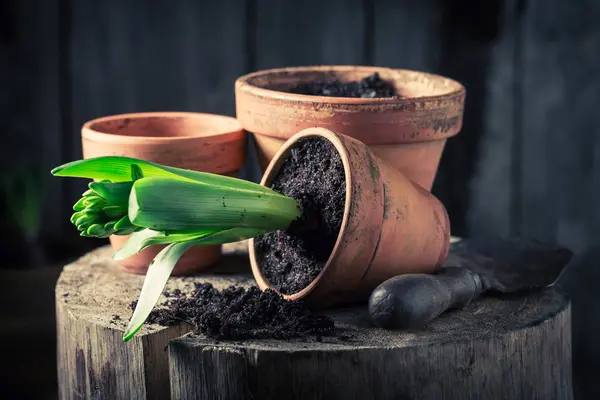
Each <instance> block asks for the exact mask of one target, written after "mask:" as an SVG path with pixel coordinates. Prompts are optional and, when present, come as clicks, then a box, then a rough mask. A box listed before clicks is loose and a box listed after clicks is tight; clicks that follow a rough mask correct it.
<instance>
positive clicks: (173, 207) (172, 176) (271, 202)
mask: <svg viewBox="0 0 600 400" xmlns="http://www.w3.org/2000/svg"><path fill="white" fill-rule="evenodd" d="M52 174H53V175H54V176H60V177H75V178H87V179H94V180H95V181H94V182H91V183H90V184H89V190H88V191H86V192H85V193H83V195H82V197H81V199H79V201H77V203H75V205H74V206H73V209H74V211H75V213H74V214H73V216H72V217H71V222H72V223H73V224H74V225H75V226H76V227H77V229H78V230H79V231H80V232H81V233H80V234H81V235H82V236H88V237H97V238H106V237H108V236H110V235H129V234H131V237H130V238H129V240H128V241H127V242H126V243H125V245H124V246H123V247H122V248H120V249H119V250H118V251H117V252H116V253H115V254H114V255H113V258H114V259H116V260H122V259H125V258H128V257H131V256H132V255H134V254H137V253H139V252H140V251H142V250H143V249H145V248H146V247H148V246H151V245H155V244H163V245H167V247H165V248H164V249H163V250H162V251H161V252H160V253H158V255H157V256H156V257H155V258H154V260H153V261H152V262H151V263H150V265H149V267H148V272H147V273H146V277H145V279H144V284H143V286H142V291H141V293H140V297H139V300H138V303H137V306H136V307H135V310H134V312H133V315H132V317H131V319H130V321H129V324H128V326H127V329H126V330H125V333H124V335H123V341H125V342H126V341H128V340H129V339H131V338H132V337H133V336H134V335H135V334H136V332H137V331H138V330H139V329H140V328H141V327H142V325H143V324H144V322H145V321H146V319H147V318H148V316H149V315H150V312H151V311H152V309H153V308H154V306H155V305H156V303H157V302H158V299H159V298H160V295H161V293H162V291H163V289H164V287H165V285H166V283H167V281H168V279H169V276H170V275H171V272H172V271H173V268H174V267H175V264H176V263H177V261H178V260H179V258H180V257H181V256H182V255H183V254H184V253H185V252H186V250H188V249H189V248H190V247H192V246H197V245H215V244H223V243H231V242H237V241H239V240H243V239H248V238H252V237H256V236H259V235H262V234H265V233H267V232H271V231H276V230H281V229H286V228H288V227H289V226H290V224H291V223H292V221H294V220H296V219H297V218H299V217H300V215H301V212H302V210H301V208H300V205H299V204H298V202H297V201H296V200H294V199H292V198H290V197H287V196H284V195H282V194H280V193H278V192H276V191H274V190H272V189H270V188H267V187H265V186H261V185H259V184H256V183H253V182H248V181H245V180H242V179H237V178H230V177H227V176H221V175H215V174H210V173H205V172H196V171H191V170H185V169H180V168H174V167H168V166H164V165H160V164H156V163H151V162H147V161H143V160H139V159H135V158H128V157H117V156H108V157H98V158H91V159H87V160H79V161H73V162H70V163H67V164H64V165H61V166H59V167H56V168H54V169H53V170H52Z"/></svg>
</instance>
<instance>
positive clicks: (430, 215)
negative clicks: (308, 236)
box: [249, 128, 450, 307]
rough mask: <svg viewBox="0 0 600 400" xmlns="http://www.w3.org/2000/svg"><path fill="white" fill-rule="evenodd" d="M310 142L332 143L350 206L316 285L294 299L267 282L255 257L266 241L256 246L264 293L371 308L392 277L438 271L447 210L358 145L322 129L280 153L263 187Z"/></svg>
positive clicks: (252, 246) (446, 237)
mask: <svg viewBox="0 0 600 400" xmlns="http://www.w3.org/2000/svg"><path fill="white" fill-rule="evenodd" d="M307 140H326V141H329V142H330V143H331V144H333V146H334V147H335V150H333V151H335V152H337V153H338V154H339V156H340V158H341V163H342V164H343V176H344V179H345V180H344V182H345V201H344V199H342V201H341V202H340V203H341V204H339V207H340V208H341V207H343V214H341V215H343V217H342V219H341V225H340V228H339V232H338V233H337V239H335V237H334V240H335V244H334V245H333V249H332V250H331V251H330V252H329V253H327V254H328V258H325V260H326V262H325V263H324V266H323V267H322V269H321V270H320V272H319V273H318V275H317V276H316V278H314V279H313V280H312V281H309V283H308V284H307V285H306V286H305V287H303V288H302V289H301V290H298V291H296V292H294V293H285V292H282V291H281V290H279V288H277V287H275V285H273V284H272V283H271V282H270V281H269V280H268V279H267V278H266V276H265V274H264V273H263V268H264V260H265V256H263V255H261V254H259V251H258V250H257V243H258V242H257V241H259V240H261V239H260V238H255V239H252V240H250V243H249V253H250V262H251V265H252V272H253V274H254V278H255V279H256V281H257V282H258V285H259V287H260V288H261V289H263V290H264V289H266V288H271V289H274V290H277V291H279V292H280V293H281V294H283V295H284V297H285V298H287V299H288V300H300V299H302V300H304V301H306V302H307V303H309V304H310V305H312V306H315V307H325V306H331V305H336V304H341V303H348V302H353V301H363V300H366V299H367V298H368V296H369V294H370V293H371V291H372V290H373V289H374V288H375V287H376V286H377V285H379V284H380V283H381V282H383V281H385V280H387V279H389V278H391V277H393V276H396V275H400V274H404V273H431V272H434V271H436V270H437V269H438V268H439V267H440V265H441V264H442V262H443V261H444V260H445V258H446V256H447V254H448V250H449V244H450V223H449V219H448V215H447V213H446V210H445V208H444V206H443V205H442V203H441V202H440V201H439V200H438V199H437V198H435V197H434V196H433V195H432V194H431V193H429V192H428V191H426V190H425V189H423V188H422V187H420V186H419V185H417V184H415V183H413V182H412V181H411V180H409V179H408V178H407V177H406V176H404V175H403V174H402V173H401V172H400V171H398V170H397V169H395V168H393V167H392V166H391V165H388V164H387V163H385V162H384V161H382V160H380V159H379V158H377V157H376V156H375V155H374V154H373V153H372V152H371V151H370V150H369V148H368V147H367V146H366V145H365V144H363V143H362V142H360V141H358V140H356V139H353V138H350V137H348V136H345V135H342V134H338V133H334V132H332V131H330V130H327V129H323V128H309V129H306V130H304V131H302V132H300V133H298V134H297V135H294V136H293V137H292V138H291V139H289V140H288V141H287V142H286V143H285V144H284V145H283V147H281V148H280V149H279V151H278V152H277V154H276V155H275V157H274V158H273V160H272V161H271V163H270V164H269V166H268V167H267V170H266V172H265V175H264V176H263V178H262V181H261V184H262V185H264V186H272V182H273V181H274V180H276V179H277V177H278V176H279V174H280V173H281V171H282V169H285V168H286V167H285V162H286V159H288V158H290V159H293V158H294V157H296V156H294V154H293V151H294V150H293V149H294V148H296V147H297V146H299V145H300V144H301V143H303V141H307ZM323 163H324V165H326V163H327V160H323ZM324 168H325V167H324ZM316 180H317V178H315V181H316ZM340 212H341V210H340ZM278 252H279V251H278ZM326 257H327V255H326ZM261 263H263V265H261ZM290 267H292V268H293V265H292V263H290Z"/></svg>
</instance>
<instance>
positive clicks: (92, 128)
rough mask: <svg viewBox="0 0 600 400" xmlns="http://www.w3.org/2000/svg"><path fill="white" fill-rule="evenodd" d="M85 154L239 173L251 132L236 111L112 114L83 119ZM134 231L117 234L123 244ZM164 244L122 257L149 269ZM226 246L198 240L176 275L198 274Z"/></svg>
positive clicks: (116, 243)
mask: <svg viewBox="0 0 600 400" xmlns="http://www.w3.org/2000/svg"><path fill="white" fill-rule="evenodd" d="M81 135H82V144H83V156H84V158H94V157H101V156H109V155H114V156H126V157H135V158H139V159H142V160H146V161H152V162H156V163H159V164H163V165H168V166H172V167H178V168H185V169H190V170H196V171H203V172H211V173H216V174H222V175H228V176H236V175H237V173H238V170H239V169H240V168H241V166H242V165H243V163H244V161H245V154H246V134H245V132H244V131H243V129H242V127H241V125H240V124H239V122H238V121H237V120H236V119H234V118H231V117H226V116H222V115H213V114H200V113H184V112H153V113H136V114H122V115H115V116H109V117H104V118H99V119H95V120H92V121H89V122H87V123H85V124H84V125H83V128H82V131H81ZM128 238H129V236H115V235H113V236H111V237H110V242H111V245H112V247H113V249H114V250H115V251H116V250H117V249H119V248H120V247H121V246H122V245H123V244H125V242H126V241H127V239H128ZM163 248H164V246H150V247H148V248H147V249H145V250H143V251H142V252H140V253H139V254H137V255H135V256H133V257H130V258H128V259H126V260H123V261H121V262H120V263H121V265H122V266H123V267H124V268H125V269H126V270H128V271H131V272H135V273H140V274H145V273H146V271H147V269H148V265H149V263H150V261H152V259H153V258H154V257H155V256H156V255H157V254H158V252H159V251H160V250H162V249H163ZM220 255H221V246H195V247H193V248H191V249H189V250H188V251H187V252H186V253H185V254H184V255H183V257H181V259H180V260H179V262H178V263H177V265H176V266H175V269H174V270H173V275H188V274H193V273H195V272H197V271H199V270H202V269H203V268H205V267H207V266H209V265H211V264H213V263H215V262H216V261H217V260H218V259H219V257H220Z"/></svg>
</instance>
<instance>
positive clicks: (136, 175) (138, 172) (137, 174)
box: [131, 164, 144, 181]
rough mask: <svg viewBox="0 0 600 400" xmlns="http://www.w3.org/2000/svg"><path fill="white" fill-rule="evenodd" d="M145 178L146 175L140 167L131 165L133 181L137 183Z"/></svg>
mask: <svg viewBox="0 0 600 400" xmlns="http://www.w3.org/2000/svg"><path fill="white" fill-rule="evenodd" d="M143 177H144V173H143V172H142V169H141V168H140V167H139V165H135V164H131V180H132V181H137V180H138V179H142V178H143Z"/></svg>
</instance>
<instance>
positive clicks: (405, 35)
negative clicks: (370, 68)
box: [372, 0, 442, 72]
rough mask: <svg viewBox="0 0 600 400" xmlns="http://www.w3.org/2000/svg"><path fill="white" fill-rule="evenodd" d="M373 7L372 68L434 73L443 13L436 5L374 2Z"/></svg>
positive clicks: (388, 0) (430, 1)
mask: <svg viewBox="0 0 600 400" xmlns="http://www.w3.org/2000/svg"><path fill="white" fill-rule="evenodd" d="M372 3H374V21H373V25H374V27H373V33H374V35H373V43H372V46H373V62H374V64H375V65H378V66H382V67H393V68H403V69H414V70H419V71H425V72H435V71H436V70H437V69H438V64H439V57H440V48H441V41H442V36H441V30H442V9H441V7H439V5H438V2H437V1H436V0H426V1H419V2H416V1H410V0H401V1H391V0H375V1H374V2H372Z"/></svg>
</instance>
